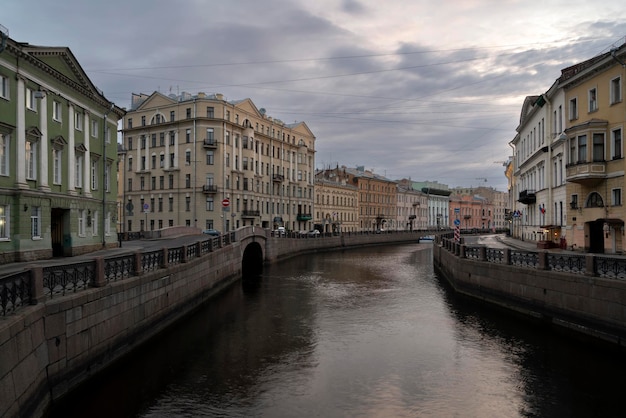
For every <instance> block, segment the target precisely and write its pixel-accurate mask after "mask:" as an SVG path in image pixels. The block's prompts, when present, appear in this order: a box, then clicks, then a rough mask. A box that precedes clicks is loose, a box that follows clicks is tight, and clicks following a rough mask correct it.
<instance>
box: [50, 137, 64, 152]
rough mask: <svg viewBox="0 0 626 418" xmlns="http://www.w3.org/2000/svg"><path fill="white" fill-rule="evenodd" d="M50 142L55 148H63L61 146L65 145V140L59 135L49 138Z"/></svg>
mask: <svg viewBox="0 0 626 418" xmlns="http://www.w3.org/2000/svg"><path fill="white" fill-rule="evenodd" d="M50 143H51V144H52V147H53V148H55V149H63V147H64V146H66V145H67V141H66V140H65V138H63V136H61V135H57V136H55V137H54V138H50Z"/></svg>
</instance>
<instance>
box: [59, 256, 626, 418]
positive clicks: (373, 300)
mask: <svg viewBox="0 0 626 418" xmlns="http://www.w3.org/2000/svg"><path fill="white" fill-rule="evenodd" d="M625 363H626V362H625V361H624V356H623V354H620V353H619V352H617V351H616V350H614V349H612V348H607V347H598V346H592V345H589V344H587V343H585V342H582V341H579V340H577V339H574V338H573V337H571V336H567V335H561V334H559V333H557V332H556V331H555V330H554V329H550V328H549V327H547V326H545V325H541V324H537V323H533V322H530V321H526V320H524V319H521V318H518V317H513V316H511V315H509V314H506V313H504V312H501V311H497V310H492V309H491V308H489V307H486V306H483V305H481V304H479V303H476V302H472V301H469V300H467V299H462V298H459V297H457V296H455V295H454V294H453V293H452V292H451V291H450V290H449V289H448V288H447V287H446V285H445V283H444V282H443V281H442V280H441V279H439V278H438V277H437V276H436V275H435V274H434V272H433V267H432V244H411V245H400V246H387V247H369V248H364V249H355V250H345V251H335V252H329V253H322V254H316V255H307V256H301V257H297V258H293V259H290V260H287V261H283V262H280V263H278V264H275V265H271V266H266V267H265V271H264V273H263V276H262V277H261V278H260V280H259V281H257V282H256V283H255V284H250V283H239V284H237V285H235V286H233V287H232V288H230V289H228V290H227V291H225V292H224V293H223V294H221V295H220V296H219V297H217V298H216V299H215V300H213V301H211V302H210V303H208V304H207V305H206V306H205V307H203V308H202V309H200V310H198V311H197V312H196V313H195V314H194V315H192V316H191V317H189V318H186V319H185V320H183V321H181V322H179V323H178V324H177V325H176V326H175V327H173V329H171V330H169V331H167V332H165V333H163V334H162V335H160V336H159V337H158V338H156V339H155V340H153V341H151V342H150V343H149V344H148V345H147V346H146V347H145V348H144V349H142V350H140V351H139V352H137V353H136V354H134V355H132V356H130V357H128V358H126V359H124V360H123V361H121V362H120V363H119V364H117V365H116V366H115V367H114V368H112V369H111V370H109V371H107V372H106V373H105V374H103V375H102V376H100V377H98V378H97V379H94V380H93V381H91V382H89V383H88V384H86V385H84V386H83V387H82V388H81V389H80V390H78V391H76V392H74V393H72V394H71V395H70V396H69V397H68V398H67V399H66V400H65V401H64V402H63V403H62V404H59V405H55V406H54V408H53V411H52V412H51V414H50V416H51V417H91V418H94V417H612V416H615V417H617V416H620V417H621V416H624V413H625V412H624V410H625V408H626V406H625V404H624V403H623V399H624V397H623V393H624V384H623V382H624V371H625V370H626V368H625V367H624V366H625Z"/></svg>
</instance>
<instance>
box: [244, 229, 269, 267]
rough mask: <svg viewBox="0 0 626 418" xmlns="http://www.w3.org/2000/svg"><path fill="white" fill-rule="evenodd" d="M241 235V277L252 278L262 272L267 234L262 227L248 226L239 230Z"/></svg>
mask: <svg viewBox="0 0 626 418" xmlns="http://www.w3.org/2000/svg"><path fill="white" fill-rule="evenodd" d="M255 229H258V230H259V231H255ZM240 232H241V236H240V237H239V242H240V243H241V275H242V278H243V279H246V278H253V277H255V276H258V275H259V274H261V273H262V272H263V264H264V263H265V246H266V243H267V236H266V232H265V230H263V229H262V228H254V227H249V228H246V231H240Z"/></svg>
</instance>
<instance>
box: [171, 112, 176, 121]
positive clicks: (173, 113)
mask: <svg viewBox="0 0 626 418" xmlns="http://www.w3.org/2000/svg"><path fill="white" fill-rule="evenodd" d="M175 120H176V112H175V111H173V110H171V111H170V122H174V121H175Z"/></svg>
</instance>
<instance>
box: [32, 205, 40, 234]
mask: <svg viewBox="0 0 626 418" xmlns="http://www.w3.org/2000/svg"><path fill="white" fill-rule="evenodd" d="M30 237H31V238H41V208H40V207H39V206H33V207H31V209H30Z"/></svg>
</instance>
